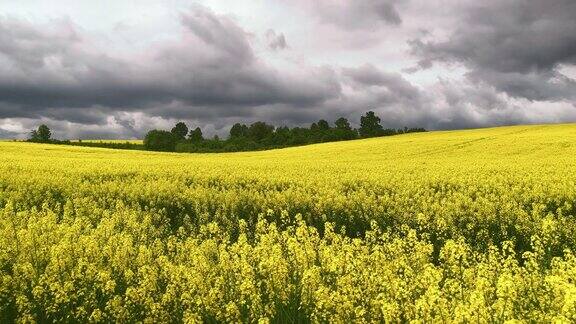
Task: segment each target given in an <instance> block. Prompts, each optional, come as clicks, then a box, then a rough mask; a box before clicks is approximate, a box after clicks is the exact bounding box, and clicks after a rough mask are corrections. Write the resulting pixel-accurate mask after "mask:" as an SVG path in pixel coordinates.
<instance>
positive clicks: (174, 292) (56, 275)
mask: <svg viewBox="0 0 576 324" xmlns="http://www.w3.org/2000/svg"><path fill="white" fill-rule="evenodd" d="M0 207H1V209H0V215H3V216H2V217H0V315H2V316H4V317H3V318H8V319H18V320H22V321H27V320H36V321H38V320H40V321H41V320H44V321H53V322H63V321H64V322H65V321H70V320H74V321H78V322H88V321H96V322H98V321H104V322H136V321H149V322H180V321H190V322H207V321H208V322H210V321H212V322H257V321H263V322H266V321H273V322H281V323H286V322H297V321H301V322H341V323H350V322H408V321H410V320H416V321H420V322H431V323H435V322H452V321H455V322H463V323H467V322H504V321H507V320H519V321H529V322H530V321H532V322H553V321H557V322H574V321H576V281H574V278H576V257H575V255H574V253H575V252H576V124H566V125H534V126H513V127H500V128H489V129H477V130H464V131H441V132H429V133H414V134H406V135H399V136H392V137H383V138H373V139H365V140H355V141H347V142H334V143H325V144H317V145H309V146H303V147H293V148H286V149H280V150H271V151H260V152H242V153H225V154H178V153H157V152H146V151H128V150H111V149H101V148H88V147H75V146H62V145H42V144H32V143H15V142H1V143H0ZM39 310H42V311H41V312H40V311H39Z"/></svg>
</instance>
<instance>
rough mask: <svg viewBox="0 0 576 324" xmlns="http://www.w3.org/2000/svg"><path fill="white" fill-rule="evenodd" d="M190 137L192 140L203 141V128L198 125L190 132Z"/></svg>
mask: <svg viewBox="0 0 576 324" xmlns="http://www.w3.org/2000/svg"><path fill="white" fill-rule="evenodd" d="M188 139H189V140H190V141H191V142H201V141H202V140H204V137H202V130H201V129H200V127H196V128H195V129H193V130H191V131H190V134H188Z"/></svg>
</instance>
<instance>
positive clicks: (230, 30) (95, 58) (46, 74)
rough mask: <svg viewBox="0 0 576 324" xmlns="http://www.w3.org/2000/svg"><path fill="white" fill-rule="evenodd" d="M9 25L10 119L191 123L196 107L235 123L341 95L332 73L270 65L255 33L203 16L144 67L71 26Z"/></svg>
mask: <svg viewBox="0 0 576 324" xmlns="http://www.w3.org/2000/svg"><path fill="white" fill-rule="evenodd" d="M0 22H1V24H0V26H1V27H0V28H2V30H1V31H0V35H2V36H1V37H2V39H1V40H0V42H1V43H2V46H0V60H2V61H3V63H5V64H2V65H1V66H0V102H1V103H2V105H0V108H1V110H0V118H8V117H27V118H38V117H41V116H49V117H51V118H55V119H66V120H72V121H75V122H89V120H88V119H93V120H92V121H93V122H94V121H95V120H94V118H96V119H97V118H98V117H99V115H100V113H109V112H112V111H117V110H121V111H136V110H137V111H145V112H150V113H152V114H154V115H158V116H164V117H170V114H171V110H170V106H178V107H179V115H181V116H186V115H187V112H188V115H187V116H188V117H192V115H193V114H195V113H196V111H194V107H210V108H209V110H211V111H210V112H208V113H210V114H214V115H219V116H228V115H229V113H230V112H231V113H234V107H240V106H248V107H258V106H263V105H270V104H278V103H282V104H287V105H294V106H299V105H302V106H309V105H314V104H320V103H322V102H323V101H324V100H326V99H327V98H329V97H331V96H334V95H338V92H339V83H338V82H337V80H335V78H334V73H333V72H332V71H330V69H327V68H310V69H301V70H299V71H289V72H282V71H279V70H276V69H274V68H272V67H269V66H267V65H266V64H265V63H264V62H263V61H261V60H260V59H258V58H256V57H255V55H254V52H253V50H252V47H251V45H250V42H249V37H248V34H247V33H246V32H245V31H243V30H242V29H241V28H240V27H239V26H238V25H237V24H236V23H235V22H234V21H232V20H231V19H230V18H228V17H226V16H219V15H216V14H214V13H213V12H211V11H209V10H208V9H205V8H203V7H195V8H194V9H193V10H192V11H191V12H189V13H184V14H182V15H181V22H182V26H183V30H182V35H181V36H180V37H181V40H179V41H177V42H172V43H170V42H167V43H163V44H161V45H160V46H158V47H157V48H155V49H154V50H152V51H150V53H151V54H150V55H149V56H150V57H145V58H141V59H140V60H130V59H124V58H119V57H111V56H108V55H106V54H105V52H103V51H99V50H98V49H94V48H91V47H90V46H91V44H90V42H89V40H88V39H84V38H82V37H79V36H78V32H77V31H76V28H75V26H73V25H72V24H71V23H69V22H66V30H65V31H66V33H63V32H62V28H61V27H62V26H61V25H62V23H59V24H57V25H56V27H53V28H51V29H50V30H48V31H45V30H42V29H40V28H39V27H37V26H34V25H33V24H31V23H28V22H24V21H19V20H10V21H7V20H0ZM51 27H52V26H51ZM162 107H166V108H167V109H163V108H162ZM188 109H189V110H188Z"/></svg>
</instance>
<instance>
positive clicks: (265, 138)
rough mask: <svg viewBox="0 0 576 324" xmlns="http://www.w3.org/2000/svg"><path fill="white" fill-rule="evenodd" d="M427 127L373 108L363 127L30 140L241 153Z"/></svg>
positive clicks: (181, 130)
mask: <svg viewBox="0 0 576 324" xmlns="http://www.w3.org/2000/svg"><path fill="white" fill-rule="evenodd" d="M425 131H426V130H425V129H424V128H408V127H404V128H402V129H394V128H384V127H383V126H382V125H381V119H380V117H378V116H377V115H376V114H375V113H374V112H373V111H368V112H366V113H365V114H364V115H363V116H361V117H360V127H359V128H358V129H356V128H352V126H351V125H350V122H349V121H348V120H347V119H346V118H344V117H340V118H338V119H336V121H334V124H333V125H330V123H329V122H328V121H326V120H324V119H320V120H319V121H317V122H315V123H312V124H311V125H310V127H293V128H289V127H287V126H280V127H275V126H274V125H270V124H267V123H266V122H263V121H257V122H254V123H252V124H250V125H246V124H241V123H236V124H234V125H233V126H232V127H231V128H230V132H229V135H228V137H227V138H226V139H220V138H219V137H218V136H214V137H212V138H204V136H203V134H202V129H200V127H196V128H194V129H189V128H188V126H187V125H186V124H185V123H183V122H179V123H177V124H176V125H175V126H174V127H173V128H172V129H171V130H169V131H168V130H160V129H154V130H151V131H149V132H148V133H147V134H146V136H145V137H144V143H143V144H135V143H129V142H126V143H107V142H101V143H97V142H82V141H81V140H79V141H77V142H71V141H70V140H56V139H53V138H52V137H51V136H52V133H51V131H50V128H48V126H46V125H40V126H39V127H38V129H36V130H33V131H32V132H31V133H30V138H29V139H28V141H30V142H37V143H51V144H67V145H75V146H90V147H106V148H114V149H132V150H149V151H164V152H238V151H256V150H266V149H274V148H282V147H289V146H298V145H307V144H314V143H324V142H335V141H347V140H353V139H359V138H369V137H378V136H391V135H398V134H405V133H414V132H425Z"/></svg>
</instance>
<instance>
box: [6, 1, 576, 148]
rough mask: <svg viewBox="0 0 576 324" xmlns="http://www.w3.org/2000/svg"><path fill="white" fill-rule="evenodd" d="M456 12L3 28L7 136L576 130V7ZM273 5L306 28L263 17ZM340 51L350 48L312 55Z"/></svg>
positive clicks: (305, 10)
mask: <svg viewBox="0 0 576 324" xmlns="http://www.w3.org/2000/svg"><path fill="white" fill-rule="evenodd" d="M157 1H159V3H161V2H162V1H161V0H157ZM239 3H241V4H242V6H243V7H242V8H244V9H246V8H248V9H250V8H249V6H251V5H252V4H250V3H249V2H239ZM445 5H446V6H450V8H451V12H452V13H453V15H454V17H455V18H450V19H448V18H446V17H445V16H443V14H442V13H441V12H440V9H438V12H433V11H430V10H428V8H429V7H427V5H426V3H425V2H424V1H423V0H421V1H417V0H411V1H409V2H400V1H395V0H362V1H354V2H349V1H324V0H315V1H301V2H300V1H291V2H287V1H284V0H277V1H272V0H270V1H269V3H267V7H266V8H265V11H262V10H264V9H262V8H260V9H259V8H257V7H254V8H253V13H254V17H261V22H254V21H253V19H252V18H253V17H252V16H250V17H249V16H243V11H242V10H240V11H238V12H236V11H235V9H234V8H230V12H227V11H222V10H219V11H216V10H215V9H211V8H210V7H208V6H205V5H201V4H198V5H194V6H192V7H189V6H184V7H182V8H178V10H174V11H169V12H170V15H169V17H170V19H171V20H170V21H168V20H166V25H171V26H172V25H173V26H175V27H174V28H172V29H167V30H165V31H163V32H162V33H161V32H160V31H158V32H157V37H152V36H153V35H156V34H155V33H152V34H151V33H150V31H149V29H146V28H144V29H142V30H145V31H146V32H142V31H139V29H137V28H136V27H134V26H132V25H130V20H129V19H128V18H126V20H125V21H124V20H122V21H118V22H117V23H116V24H115V25H114V28H112V29H110V30H109V31H105V32H102V31H98V30H96V29H97V28H92V29H91V28H90V27H94V26H92V25H93V24H92V25H91V23H89V22H87V21H82V20H80V21H78V20H76V19H75V15H74V14H63V15H62V17H64V18H62V17H59V18H56V19H52V18H50V19H45V20H41V21H40V22H32V20H29V19H27V18H26V17H21V15H19V14H18V13H15V14H13V15H10V16H0V136H1V137H22V136H25V135H26V134H27V132H28V131H29V129H31V128H33V127H35V126H36V125H38V124H39V123H41V122H43V123H47V124H48V125H49V126H51V127H52V128H53V130H54V133H55V134H56V135H57V136H59V137H73V138H76V137H83V138H90V137H92V138H93V137H102V138H104V137H109V138H114V137H126V138H129V137H130V138H131V137H141V136H142V135H143V134H144V133H145V132H146V131H147V130H149V129H151V128H155V127H163V128H169V127H170V125H171V124H173V123H174V122H176V121H178V120H184V121H186V122H188V123H190V124H193V125H198V126H201V127H203V129H205V133H208V134H216V133H218V134H220V135H224V134H225V133H226V131H227V129H228V127H229V126H230V125H232V124H233V123H235V122H237V121H245V122H251V121H255V120H266V121H268V122H272V123H276V124H286V125H302V124H308V123H311V122H313V121H315V120H317V119H319V118H326V119H328V120H334V119H336V118H337V117H339V116H344V117H347V118H350V119H351V121H352V123H356V122H357V120H358V118H359V116H360V114H362V113H363V112H365V111H367V110H370V109H371V110H375V111H377V112H378V113H379V114H381V117H382V119H383V123H384V124H385V125H386V126H388V127H402V126H405V125H406V126H423V127H427V128H432V129H445V128H449V129H452V128H461V127H481V126H490V125H503V124H515V123H536V122H562V121H576V108H575V106H574V105H575V102H576V81H575V80H574V79H573V77H574V76H573V75H572V76H571V75H569V74H565V73H564V72H563V71H565V70H566V67H572V66H574V65H575V64H576V45H575V44H576V18H575V17H576V3H574V2H573V1H571V0H552V1H547V0H510V1H496V0H488V1H483V2H481V3H477V2H474V1H471V0H470V1H465V2H462V1H458V2H456V1H452V0H446V1H445ZM270 8H273V9H274V8H278V12H279V13H278V15H280V16H282V15H284V14H282V12H286V14H285V19H286V20H294V24H290V25H288V24H283V23H282V21H279V20H278V19H276V21H271V20H266V19H265V17H264V15H258V14H262V13H270V12H271V9H270ZM3 9H7V10H4V11H7V12H8V13H10V7H9V6H8V8H3ZM28 9H31V8H28ZM62 10H64V8H63V9H62ZM258 10H261V11H258ZM423 11H425V13H423ZM426 16H429V17H426ZM127 17H130V16H129V14H128V13H127ZM247 18H248V19H247ZM425 18H429V19H428V20H433V21H435V25H432V26H430V25H429V24H426V23H425V22H424V20H425ZM166 19H168V18H166ZM256 19H258V18H256ZM168 22H169V23H170V24H168ZM142 25H144V26H145V25H146V21H144V22H143V23H140V26H142ZM327 25H328V26H331V27H327ZM131 26H132V27H131ZM124 30H127V31H124ZM351 37H352V38H354V41H353V42H352V44H358V46H355V47H352V48H351V47H350V44H351V42H350V39H351ZM325 39H331V42H332V44H334V43H335V44H338V43H339V42H340V41H341V43H342V47H341V48H337V47H336V48H335V47H333V46H332V47H325V48H323V47H318V46H311V44H315V43H316V44H324V42H325ZM339 40H340V41H339ZM118 44H120V45H118ZM135 44H136V45H135ZM391 44H392V45H397V47H398V48H405V49H406V50H405V51H392V52H391V51H389V47H390V45H391ZM414 66H417V68H410V67H414ZM403 71H410V73H408V72H403ZM455 71H456V72H455Z"/></svg>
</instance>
